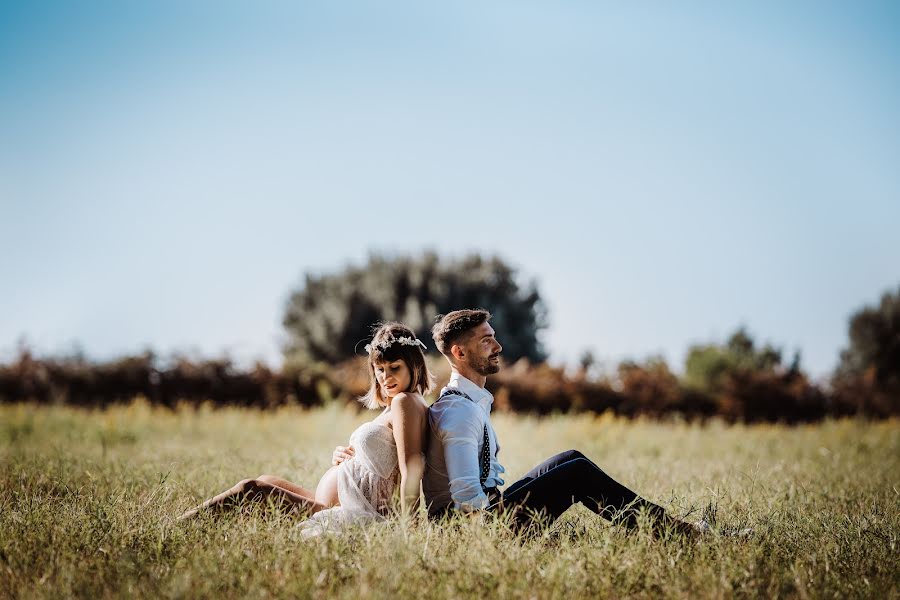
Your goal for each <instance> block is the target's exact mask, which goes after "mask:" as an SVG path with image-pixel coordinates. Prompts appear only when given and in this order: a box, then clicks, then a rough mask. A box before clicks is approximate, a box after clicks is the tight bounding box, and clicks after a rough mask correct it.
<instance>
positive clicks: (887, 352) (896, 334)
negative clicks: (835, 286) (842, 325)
mask: <svg viewBox="0 0 900 600" xmlns="http://www.w3.org/2000/svg"><path fill="white" fill-rule="evenodd" d="M848 333H849V338H850V343H849V345H848V347H847V348H846V349H844V350H843V351H842V352H841V361H840V364H839V365H838V368H837V371H836V373H835V378H834V384H835V388H836V389H837V390H838V392H839V395H843V396H844V398H843V400H845V401H847V400H849V402H850V403H851V404H853V405H856V406H857V407H859V408H860V409H862V410H863V411H864V412H873V410H872V409H874V412H876V413H883V414H897V413H900V287H898V289H897V291H896V293H891V292H886V293H885V294H884V295H882V297H881V303H880V304H879V305H877V306H874V307H869V306H865V307H863V308H862V309H860V310H859V311H857V312H856V313H854V314H853V316H851V317H850V323H849V332H848ZM853 396H856V397H855V398H854V397H853ZM873 403H874V406H873Z"/></svg>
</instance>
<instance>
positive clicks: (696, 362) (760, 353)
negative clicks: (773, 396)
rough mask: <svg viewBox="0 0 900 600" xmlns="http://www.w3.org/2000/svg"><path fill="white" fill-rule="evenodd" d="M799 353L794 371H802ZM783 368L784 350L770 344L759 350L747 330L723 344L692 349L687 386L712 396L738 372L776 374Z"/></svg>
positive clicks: (703, 345) (687, 366)
mask: <svg viewBox="0 0 900 600" xmlns="http://www.w3.org/2000/svg"><path fill="white" fill-rule="evenodd" d="M799 363H800V356H799V354H795V355H794V360H793V362H792V364H791V367H790V370H791V371H798V370H799ZM780 366H781V350H779V349H777V348H774V347H772V346H771V345H769V344H766V345H765V346H764V347H762V348H759V349H757V347H756V344H755V342H754V341H753V338H751V337H750V335H749V334H748V333H747V330H746V329H745V328H744V327H741V328H739V329H738V330H737V331H735V332H734V333H733V334H732V335H731V337H730V338H728V341H727V342H726V343H725V344H724V345H722V344H702V345H695V346H692V347H691V348H690V349H689V350H688V355H687V359H686V361H685V367H684V383H685V385H686V386H687V387H688V388H691V389H694V390H699V391H703V392H708V393H717V392H719V391H721V389H722V384H723V383H724V378H725V377H726V376H727V375H729V374H731V373H735V372H739V371H740V372H772V371H774V370H775V369H777V368H779V367H780Z"/></svg>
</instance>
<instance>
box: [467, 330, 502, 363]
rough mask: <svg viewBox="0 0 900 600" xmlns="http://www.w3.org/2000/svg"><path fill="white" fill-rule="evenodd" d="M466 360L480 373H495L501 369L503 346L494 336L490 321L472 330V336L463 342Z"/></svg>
mask: <svg viewBox="0 0 900 600" xmlns="http://www.w3.org/2000/svg"><path fill="white" fill-rule="evenodd" d="M461 346H462V348H463V350H464V351H465V357H464V360H465V361H466V363H467V364H468V365H469V366H470V367H472V369H473V370H474V371H475V372H476V373H478V374H479V375H485V376H487V375H493V374H494V373H496V372H498V371H499V370H500V352H502V351H503V346H501V345H500V342H498V341H497V338H496V337H494V328H493V327H491V324H490V323H487V322H485V323H482V324H481V325H479V326H478V327H476V328H475V329H473V330H472V334H471V337H469V339H468V340H466V342H465V343H463V344H461Z"/></svg>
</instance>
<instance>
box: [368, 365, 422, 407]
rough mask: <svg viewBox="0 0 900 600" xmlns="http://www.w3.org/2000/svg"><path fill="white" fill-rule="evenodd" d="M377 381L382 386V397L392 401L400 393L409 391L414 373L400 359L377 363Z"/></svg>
mask: <svg viewBox="0 0 900 600" xmlns="http://www.w3.org/2000/svg"><path fill="white" fill-rule="evenodd" d="M373 366H374V367H375V381H377V382H378V385H379V386H381V395H382V396H383V397H384V398H386V399H388V400H390V399H391V398H393V397H394V396H396V395H397V394H399V393H400V392H406V391H409V384H410V381H412V373H410V372H409V367H407V366H406V363H405V362H404V361H402V360H400V359H399V358H398V359H397V360H394V361H391V362H376V363H375V364H374V365H373Z"/></svg>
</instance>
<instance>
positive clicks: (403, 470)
mask: <svg viewBox="0 0 900 600" xmlns="http://www.w3.org/2000/svg"><path fill="white" fill-rule="evenodd" d="M423 348H425V344H423V343H422V342H421V341H420V340H418V339H416V336H415V334H414V333H413V332H412V331H411V330H410V329H409V328H408V327H406V326H405V325H402V324H400V323H394V322H390V323H383V324H381V325H380V326H379V327H378V329H377V330H376V331H375V333H374V335H373V337H372V342H371V343H370V344H369V345H367V346H366V352H367V353H368V355H369V378H370V381H371V385H370V388H369V391H368V393H367V394H366V395H365V396H363V397H362V398H361V399H360V400H361V402H362V403H363V404H364V405H365V406H366V407H367V408H370V409H376V408H383V411H382V412H381V414H379V415H378V416H377V417H375V418H374V419H373V420H372V421H369V422H368V423H364V424H363V425H361V426H360V427H359V428H357V429H356V431H354V432H353V434H352V435H351V436H350V445H349V447H342V446H338V447H337V448H336V449H335V451H334V454H333V455H332V465H333V466H332V467H331V468H330V469H328V471H326V472H325V474H324V475H323V476H322V478H321V479H320V480H319V484H318V485H317V486H316V489H315V491H311V490H308V489H306V488H303V487H301V486H299V485H297V484H295V483H291V482H290V481H287V480H285V479H281V478H280V477H275V476H273V475H261V476H260V477H257V478H256V479H245V480H243V481H240V482H238V484H237V485H235V486H234V487H232V488H230V489H228V490H226V491H224V492H222V493H221V494H219V495H217V496H215V497H213V498H210V499H209V500H207V501H206V502H204V503H202V504H201V505H200V506H198V507H196V508H193V509H191V510H189V511H187V512H186V513H184V514H183V515H181V517H180V519H186V518H189V517H192V516H194V515H196V514H197V513H198V512H200V511H203V510H210V509H220V508H224V507H228V506H233V505H235V504H238V503H240V502H243V501H244V500H247V499H253V500H259V499H263V498H273V499H275V500H276V501H278V502H280V503H282V504H283V505H286V506H289V507H291V508H293V509H297V510H300V511H302V512H303V513H304V514H305V515H307V516H309V517H310V519H309V520H308V521H306V522H305V523H304V524H303V526H304V533H308V534H311V535H315V534H317V533H321V532H322V531H324V530H325V529H327V528H333V527H336V526H340V525H343V524H346V523H349V522H363V521H370V520H378V519H382V518H383V517H384V516H385V515H387V514H388V513H389V512H390V509H391V500H392V498H393V495H394V491H395V490H396V489H397V487H398V485H399V488H400V507H401V510H402V511H403V512H404V514H408V513H409V512H411V511H412V510H413V509H415V508H416V507H417V506H418V502H419V486H420V483H421V480H422V474H423V472H424V469H425V461H424V456H423V442H424V439H425V423H426V411H427V409H428V406H427V405H426V404H425V400H424V398H423V395H424V394H427V393H428V391H429V390H431V386H432V383H433V377H432V375H431V373H430V372H429V371H428V366H427V365H426V364H425V355H424V353H423V352H422V349H423Z"/></svg>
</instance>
